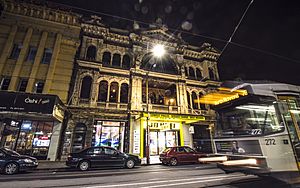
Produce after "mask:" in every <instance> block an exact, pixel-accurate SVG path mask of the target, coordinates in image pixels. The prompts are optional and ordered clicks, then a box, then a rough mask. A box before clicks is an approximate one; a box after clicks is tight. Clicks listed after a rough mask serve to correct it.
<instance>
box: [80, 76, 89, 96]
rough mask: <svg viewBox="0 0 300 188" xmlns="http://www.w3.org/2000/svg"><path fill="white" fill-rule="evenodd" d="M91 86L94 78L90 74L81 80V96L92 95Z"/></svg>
mask: <svg viewBox="0 0 300 188" xmlns="http://www.w3.org/2000/svg"><path fill="white" fill-rule="evenodd" d="M91 87H92V78H91V77H90V76H86V77H84V78H83V79H82V82H81V90H80V98H82V99H89V98H90V95H91Z"/></svg>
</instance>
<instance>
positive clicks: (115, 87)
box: [109, 82, 119, 102]
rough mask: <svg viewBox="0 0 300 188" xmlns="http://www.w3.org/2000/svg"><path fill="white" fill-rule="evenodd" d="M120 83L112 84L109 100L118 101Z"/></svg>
mask: <svg viewBox="0 0 300 188" xmlns="http://www.w3.org/2000/svg"><path fill="white" fill-rule="evenodd" d="M118 93H119V85H118V83H117V82H112V83H111V84H110V96H109V102H118Z"/></svg>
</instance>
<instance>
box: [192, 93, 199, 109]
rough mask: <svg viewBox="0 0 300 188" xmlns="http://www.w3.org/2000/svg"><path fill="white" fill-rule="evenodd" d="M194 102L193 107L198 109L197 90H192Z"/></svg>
mask: <svg viewBox="0 0 300 188" xmlns="http://www.w3.org/2000/svg"><path fill="white" fill-rule="evenodd" d="M192 103H193V109H198V100H197V94H196V93H195V92H192Z"/></svg>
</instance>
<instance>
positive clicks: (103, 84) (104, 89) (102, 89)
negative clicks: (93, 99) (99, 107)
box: [98, 80, 108, 102]
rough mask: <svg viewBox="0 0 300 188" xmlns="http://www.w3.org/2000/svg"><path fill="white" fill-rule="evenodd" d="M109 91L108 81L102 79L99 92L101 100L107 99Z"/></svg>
mask: <svg viewBox="0 0 300 188" xmlns="http://www.w3.org/2000/svg"><path fill="white" fill-rule="evenodd" d="M107 92H108V82H107V81H104V80H102V81H101V82H100V84H99V93H98V101H99V102H106V101H107Z"/></svg>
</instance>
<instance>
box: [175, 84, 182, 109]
mask: <svg viewBox="0 0 300 188" xmlns="http://www.w3.org/2000/svg"><path fill="white" fill-rule="evenodd" d="M180 94H181V92H180V88H179V83H176V103H177V104H176V105H177V106H178V110H177V112H181V100H180Z"/></svg>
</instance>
